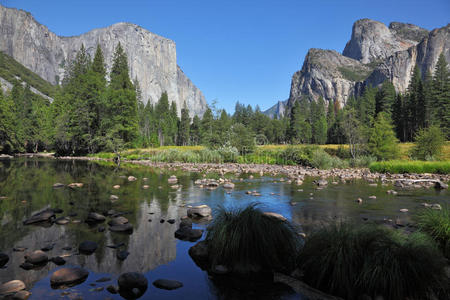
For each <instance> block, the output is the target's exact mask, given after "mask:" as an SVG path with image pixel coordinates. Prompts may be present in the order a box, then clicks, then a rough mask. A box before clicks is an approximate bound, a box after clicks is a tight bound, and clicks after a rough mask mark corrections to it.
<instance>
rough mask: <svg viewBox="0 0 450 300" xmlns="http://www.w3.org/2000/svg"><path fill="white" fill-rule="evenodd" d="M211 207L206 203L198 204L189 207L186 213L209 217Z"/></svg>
mask: <svg viewBox="0 0 450 300" xmlns="http://www.w3.org/2000/svg"><path fill="white" fill-rule="evenodd" d="M211 212H212V211H211V207H209V206H208V205H198V206H192V207H189V208H188V210H187V215H188V216H189V217H209V216H211Z"/></svg>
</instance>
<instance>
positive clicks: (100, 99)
mask: <svg viewBox="0 0 450 300" xmlns="http://www.w3.org/2000/svg"><path fill="white" fill-rule="evenodd" d="M127 61H128V60H127V56H126V54H125V52H124V50H123V48H122V46H121V45H120V43H119V44H118V45H117V46H116V49H115V53H114V57H113V64H112V67H111V70H110V72H109V74H107V71H106V67H105V62H104V57H103V53H102V50H101V47H100V46H97V50H96V52H95V56H94V58H93V59H91V57H90V56H89V55H88V53H87V52H86V49H85V48H84V46H82V47H81V49H80V50H79V52H78V53H77V55H76V57H75V58H74V60H73V61H72V62H70V63H68V64H66V70H65V76H64V79H63V81H62V83H61V86H60V87H59V89H58V91H57V93H56V96H55V100H54V102H53V103H49V101H47V100H46V99H44V98H42V97H39V96H37V95H35V94H33V93H32V92H31V91H30V87H29V86H23V85H22V84H21V83H20V82H18V81H16V82H14V85H13V88H12V90H11V91H10V92H9V93H7V94H5V95H4V94H3V93H1V92H0V151H1V152H4V153H10V152H24V151H29V152H36V151H41V150H55V151H56V152H57V153H58V154H59V155H83V154H88V153H96V152H99V151H112V152H118V151H120V150H121V149H124V148H132V147H157V146H164V145H183V146H184V145H206V146H209V147H212V148H215V147H221V146H224V145H231V146H234V147H236V148H238V149H239V150H240V151H241V152H243V151H244V152H245V151H247V150H248V151H251V149H252V148H253V147H254V145H255V144H300V143H302V144H309V143H312V144H325V143H332V144H343V143H348V144H350V150H351V152H352V155H353V154H355V155H356V154H357V152H358V151H360V149H358V147H360V145H362V144H364V143H366V142H368V141H369V139H370V135H371V132H372V133H373V131H374V130H375V128H387V127H389V128H393V129H394V131H395V135H396V136H397V138H398V139H399V140H401V141H412V140H414V138H415V135H416V133H417V132H418V131H419V130H421V129H422V128H426V127H429V126H430V125H436V126H438V127H440V128H441V130H442V131H443V132H444V134H445V135H446V136H447V138H448V137H449V134H450V131H449V128H450V124H449V122H450V77H449V71H448V68H447V62H446V61H445V58H444V56H443V55H442V54H441V55H440V57H439V60H438V62H437V65H436V68H435V72H434V74H433V76H431V74H429V73H427V74H425V76H422V75H421V74H420V70H419V68H418V67H416V68H415V69H414V72H413V74H412V77H411V81H410V84H409V87H408V90H407V92H406V93H405V94H403V95H402V94H397V93H396V92H395V89H394V86H393V85H392V83H391V82H389V81H386V82H384V83H383V84H382V85H381V87H380V88H374V87H367V88H366V89H365V90H364V92H363V94H362V95H361V96H360V97H358V98H355V97H350V98H349V99H348V101H347V103H346V105H345V107H344V108H343V109H341V108H340V107H339V105H338V103H336V102H335V103H333V102H329V103H325V101H324V100H323V98H321V97H320V98H319V99H318V100H317V101H310V99H309V98H307V97H304V98H302V99H300V100H299V101H296V102H295V103H294V104H293V106H292V108H291V110H290V111H289V112H288V114H287V115H286V116H285V117H282V118H279V119H278V118H273V119H272V118H270V117H268V116H267V115H265V114H263V113H262V112H261V110H260V109H259V107H258V106H257V107H256V108H255V109H253V108H252V107H251V106H250V105H247V106H245V105H243V104H241V103H239V102H237V103H236V106H235V112H234V114H232V115H230V114H228V113H227V112H226V111H225V110H223V109H216V108H215V105H212V106H211V107H208V108H207V110H206V112H205V113H204V115H203V117H202V118H201V119H200V118H199V117H198V116H194V117H193V118H192V119H191V118H190V114H189V109H188V107H187V106H186V104H184V105H183V107H182V108H181V116H180V117H179V116H178V114H177V107H176V104H175V102H173V101H170V99H169V97H168V95H167V93H166V92H164V93H162V95H161V97H160V99H159V100H158V102H157V103H155V104H152V103H151V102H150V101H148V102H147V104H144V102H143V99H142V96H141V91H140V87H139V82H138V80H137V79H135V80H134V81H132V80H131V79H130V74H129V68H128V63H127ZM107 78H109V81H108V80H107ZM377 122H378V123H377ZM380 123H382V124H381V125H380ZM386 126H387V127H386ZM394 138H395V137H394Z"/></svg>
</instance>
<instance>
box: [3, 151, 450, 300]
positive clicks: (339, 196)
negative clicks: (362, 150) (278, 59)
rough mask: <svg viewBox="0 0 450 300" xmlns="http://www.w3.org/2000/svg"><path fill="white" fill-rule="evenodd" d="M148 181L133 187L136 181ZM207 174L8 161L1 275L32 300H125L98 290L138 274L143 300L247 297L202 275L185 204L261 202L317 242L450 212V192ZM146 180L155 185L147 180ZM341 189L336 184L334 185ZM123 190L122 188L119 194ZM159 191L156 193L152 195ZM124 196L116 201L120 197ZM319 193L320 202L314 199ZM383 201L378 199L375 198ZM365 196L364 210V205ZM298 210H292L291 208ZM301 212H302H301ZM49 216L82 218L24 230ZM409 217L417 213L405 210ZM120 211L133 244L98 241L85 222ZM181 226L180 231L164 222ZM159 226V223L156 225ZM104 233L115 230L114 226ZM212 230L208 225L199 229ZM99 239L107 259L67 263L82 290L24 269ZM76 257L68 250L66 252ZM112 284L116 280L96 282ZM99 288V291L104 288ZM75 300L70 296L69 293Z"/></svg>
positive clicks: (286, 295)
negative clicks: (209, 181) (341, 224)
mask: <svg viewBox="0 0 450 300" xmlns="http://www.w3.org/2000/svg"><path fill="white" fill-rule="evenodd" d="M171 174H176V175H177V177H178V179H179V184H181V185H182V187H181V189H179V190H173V189H171V188H170V187H169V185H168V183H167V179H168V177H169V176H170V175H171ZM129 175H133V176H135V177H137V178H138V179H137V180H136V181H134V182H128V180H127V179H126V177H127V176H129ZM201 176H202V175H201V174H186V173H181V172H180V173H176V172H171V173H168V172H165V171H160V170H155V169H150V168H143V167H125V168H121V169H117V168H115V167H113V166H107V165H100V164H98V163H95V162H85V161H56V160H51V159H41V158H39V159H30V158H20V159H13V160H2V161H0V196H1V197H6V198H2V199H1V200H0V223H1V228H0V251H2V252H4V253H7V254H8V255H9V256H10V261H9V263H8V265H7V267H6V268H3V269H0V282H6V281H9V280H13V279H20V280H22V281H24V282H25V284H26V286H27V289H28V290H30V291H31V292H32V296H31V298H30V299H75V298H77V297H80V296H81V297H82V298H83V299H105V298H108V297H109V298H110V299H111V298H112V299H121V297H120V296H119V295H112V294H110V293H109V292H107V291H106V290H103V291H94V289H95V288H98V287H105V288H106V287H107V286H108V285H110V284H114V285H116V284H117V278H118V276H119V275H120V274H121V273H124V272H130V271H137V272H141V273H143V274H145V276H146V277H147V279H148V281H149V288H148V289H147V291H146V293H145V294H144V295H143V296H142V297H141V299H175V298H178V299H217V298H220V299H223V298H227V297H228V296H229V295H230V294H231V295H236V294H237V295H239V292H236V291H233V287H223V286H222V287H220V288H219V287H217V286H216V285H215V284H214V283H213V282H212V281H211V280H210V279H209V278H208V275H207V273H206V272H204V271H202V270H201V269H200V268H198V267H197V266H196V265H195V264H194V262H193V261H192V260H191V258H190V257H189V255H188V249H189V248H190V247H191V246H193V245H194V244H195V243H191V242H185V241H180V240H177V239H175V237H174V232H175V231H176V229H177V228H178V224H179V219H180V217H182V216H185V215H186V208H185V207H184V206H185V205H194V204H207V205H209V206H211V207H212V208H213V209H214V208H215V207H217V206H218V205H225V206H243V205H246V204H248V203H252V202H255V201H257V202H260V206H261V208H262V209H263V210H267V211H274V212H278V213H281V214H282V215H284V216H286V217H287V218H289V219H290V220H292V221H293V222H295V223H298V224H301V226H302V229H303V231H304V232H306V233H308V232H310V231H311V230H313V229H314V228H315V227H317V226H319V225H320V224H322V223H324V222H327V221H330V220H332V219H336V218H337V219H352V220H355V221H357V222H367V221H365V220H366V219H368V220H369V221H370V220H374V221H382V220H383V219H392V220H394V221H395V220H398V222H401V223H403V224H407V223H408V222H409V221H410V216H411V214H413V213H414V212H415V211H416V210H418V209H420V203H422V202H428V203H440V204H441V205H445V204H447V205H448V204H450V193H449V192H448V191H440V192H439V191H435V190H434V189H418V190H404V191H399V194H398V195H396V196H392V195H388V194H387V193H386V191H387V190H388V189H392V186H382V185H380V184H379V185H378V186H377V187H373V186H369V185H368V183H366V182H362V181H356V182H353V183H346V184H338V185H332V184H330V185H329V186H328V187H326V188H324V189H321V190H318V189H317V188H316V187H315V186H314V185H313V184H312V180H313V179H314V178H308V179H306V180H305V183H304V184H303V185H301V186H297V185H295V184H288V183H286V182H280V180H279V178H270V177H258V176H256V175H255V178H254V179H249V178H248V177H247V175H246V176H244V177H243V178H244V180H243V181H242V182H241V181H239V180H236V181H235V183H236V187H235V189H234V190H233V191H232V192H231V193H229V194H228V193H227V191H225V190H224V189H223V188H221V187H219V188H218V189H216V190H212V191H209V190H205V189H201V188H198V187H196V186H195V185H194V181H195V180H196V179H199V178H201ZM143 178H148V180H146V181H144V179H143ZM330 181H331V180H330ZM56 182H61V183H64V184H69V183H71V182H82V183H84V186H83V187H82V188H80V189H70V188H61V189H54V188H53V187H52V186H53V184H54V183H56ZM117 184H118V185H120V186H121V187H120V189H117V190H116V189H113V186H114V185H117ZM144 184H146V185H149V188H148V189H143V188H142V186H143V185H144ZM247 190H256V191H258V192H259V193H261V196H260V197H255V196H251V195H247V194H245V191H247ZM112 194H114V195H117V196H119V200H117V201H114V202H112V201H111V200H110V195H112ZM311 194H312V195H311ZM371 195H375V196H376V197H377V198H376V199H369V198H368V197H369V196H371ZM358 197H361V198H362V199H363V203H362V204H358V203H356V202H355V200H356V199H357V198H358ZM291 202H292V203H291ZM293 204H295V205H293ZM47 207H52V208H61V209H63V210H64V212H63V213H62V214H59V215H57V216H58V217H59V216H67V215H69V214H71V213H72V214H73V213H76V214H77V216H75V217H71V219H72V220H80V221H82V222H81V223H78V224H77V223H70V224H68V225H64V226H59V225H56V224H54V225H53V226H50V227H42V226H23V225H22V222H23V220H24V219H25V218H27V217H29V216H31V215H32V214H33V213H35V212H38V211H40V210H42V209H45V208H47ZM401 208H407V209H409V212H408V213H400V212H399V209H401ZM110 209H114V210H115V211H117V212H125V213H126V214H125V217H126V218H128V219H129V221H130V223H132V224H133V226H134V232H133V234H131V235H123V234H118V233H111V232H109V231H108V230H106V231H105V232H102V233H101V232H98V228H97V227H92V226H88V225H87V224H86V223H84V222H83V221H84V220H85V219H86V216H87V214H88V213H89V212H90V211H95V212H100V213H104V212H106V211H108V210H110ZM161 219H164V220H167V219H175V220H177V221H176V223H175V224H169V223H167V222H164V223H160V220H161ZM150 220H151V221H150ZM103 226H105V227H107V225H106V224H103ZM194 226H195V227H197V228H205V226H206V225H201V224H197V225H194ZM85 240H92V241H95V242H97V243H98V245H99V248H98V249H97V251H96V252H95V253H94V254H92V255H89V256H86V255H73V256H70V257H67V258H66V260H67V263H66V265H65V266H64V267H68V266H82V267H83V268H86V269H88V270H89V271H90V274H89V277H88V279H87V280H86V281H85V282H84V283H82V284H80V285H77V286H74V287H72V288H68V289H65V290H60V289H56V290H55V289H52V288H51V287H50V275H51V274H52V273H53V271H55V270H56V269H58V268H61V267H58V266H56V265H55V264H53V263H51V262H50V263H48V264H47V265H46V266H44V267H42V268H40V269H34V270H30V271H25V270H23V269H21V268H20V267H19V265H20V264H21V263H22V262H23V261H24V258H23V257H24V254H25V253H26V252H27V251H33V250H37V249H40V248H42V247H44V246H47V245H51V244H54V248H53V250H51V251H49V252H48V255H49V257H53V256H58V255H64V254H70V253H75V252H76V249H77V248H78V245H79V243H81V242H83V241H85ZM122 242H123V243H125V244H126V246H125V247H122V248H121V249H123V250H127V251H128V252H130V255H129V256H128V258H127V259H126V260H125V261H119V260H118V259H117V258H116V252H117V250H114V249H111V248H108V247H106V246H107V245H113V244H118V243H122ZM67 246H69V247H72V248H73V249H74V250H72V251H65V250H62V248H63V247H67ZM13 247H27V248H28V250H27V251H26V252H13V250H12V249H13ZM102 277H109V278H111V281H109V282H104V283H96V282H95V281H96V280H97V279H99V278H102ZM159 278H166V279H174V280H178V281H181V282H183V284H184V287H182V288H180V289H178V290H174V291H165V290H160V289H157V288H155V287H153V285H152V284H151V283H152V282H153V281H154V280H156V279H159ZM94 284H95V286H94ZM64 292H70V293H69V294H68V295H65V294H62V293H64ZM247 297H250V298H254V299H299V298H301V296H300V295H296V294H295V293H294V292H293V291H292V290H291V289H290V288H288V287H284V286H279V285H277V286H271V287H267V290H266V291H259V293H257V294H253V295H250V296H249V295H247Z"/></svg>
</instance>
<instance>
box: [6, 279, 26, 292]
mask: <svg viewBox="0 0 450 300" xmlns="http://www.w3.org/2000/svg"><path fill="white" fill-rule="evenodd" d="M23 289H25V283H23V281H21V280H11V281H8V282H5V283H3V284H1V285H0V295H8V294H12V293H15V292H18V291H21V290H23Z"/></svg>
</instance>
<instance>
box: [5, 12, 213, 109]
mask: <svg viewBox="0 0 450 300" xmlns="http://www.w3.org/2000/svg"><path fill="white" fill-rule="evenodd" d="M119 42H120V43H121V45H122V46H123V48H124V50H125V52H126V53H127V56H128V63H129V67H130V76H131V78H132V79H134V78H137V79H138V81H139V84H140V87H141V90H142V101H143V102H144V103H147V102H148V101H150V102H152V103H155V102H157V101H158V99H159V98H160V96H161V93H163V92H164V91H166V92H167V94H168V96H169V101H175V103H176V104H177V108H178V111H179V112H180V110H181V108H182V107H183V105H184V103H185V102H186V105H187V106H188V108H189V111H190V113H191V115H194V114H197V115H202V114H203V112H204V111H205V109H206V101H205V98H204V96H203V94H202V92H201V91H200V90H199V89H198V88H197V87H196V86H195V85H194V84H193V83H192V82H191V81H190V80H189V78H187V77H186V75H185V74H184V73H183V72H182V71H181V69H180V68H179V67H178V66H177V58H176V45H175V42H173V41H172V40H169V39H166V38H164V37H161V36H158V35H156V34H154V33H151V32H149V31H148V30H146V29H144V28H142V27H139V26H137V25H134V24H130V23H118V24H114V25H111V26H109V27H106V28H101V29H94V30H91V31H89V32H87V33H84V34H82V35H79V36H72V37H60V36H57V35H56V34H54V33H53V32H51V31H50V30H49V29H48V28H47V27H46V26H44V25H41V24H39V23H38V22H37V21H36V20H35V19H34V18H33V16H31V14H30V13H28V12H25V11H22V10H17V9H13V8H6V7H3V6H0V51H3V52H5V53H6V54H8V55H10V56H12V57H13V58H14V59H16V60H17V61H18V62H19V63H21V64H23V65H24V66H25V67H27V68H29V69H30V70H32V71H33V72H35V73H36V74H38V75H39V76H41V77H42V78H44V79H45V80H47V81H49V82H51V83H53V84H57V83H59V82H61V80H62V79H63V77H64V66H65V65H66V64H67V63H68V62H70V61H71V60H72V59H73V58H74V57H75V55H76V53H77V51H78V50H79V49H80V47H81V45H82V44H83V45H84V46H85V47H86V50H87V52H88V53H89V54H90V56H91V57H93V56H94V53H95V49H96V47H97V44H100V46H101V48H102V50H103V54H104V57H105V62H106V65H107V69H108V70H109V69H110V68H111V66H112V59H113V54H114V49H115V47H116V46H117V44H118V43H119Z"/></svg>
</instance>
